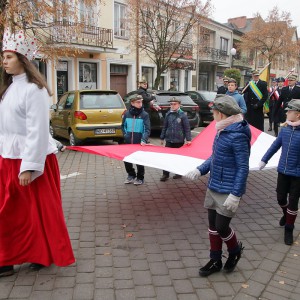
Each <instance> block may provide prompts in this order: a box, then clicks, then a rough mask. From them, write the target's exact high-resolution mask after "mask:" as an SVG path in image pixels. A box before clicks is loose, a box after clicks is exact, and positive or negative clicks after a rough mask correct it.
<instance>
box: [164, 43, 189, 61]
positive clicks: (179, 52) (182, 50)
mask: <svg viewBox="0 0 300 300" xmlns="http://www.w3.org/2000/svg"><path fill="white" fill-rule="evenodd" d="M177 45H178V43H176V42H169V45H168V47H169V49H168V52H169V53H172V52H173V51H174V48H175V47H176V46H177ZM173 57H180V58H184V59H192V58H193V45H192V44H187V43H181V44H180V46H179V47H178V48H177V49H176V51H175V52H174V54H173Z"/></svg>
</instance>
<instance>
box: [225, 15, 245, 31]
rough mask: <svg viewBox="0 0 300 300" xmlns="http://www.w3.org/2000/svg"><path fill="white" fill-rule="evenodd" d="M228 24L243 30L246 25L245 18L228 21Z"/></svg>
mask: <svg viewBox="0 0 300 300" xmlns="http://www.w3.org/2000/svg"><path fill="white" fill-rule="evenodd" d="M228 23H231V24H234V25H235V26H236V27H237V28H239V29H241V28H245V27H246V23H247V17H246V16H242V17H237V18H232V19H228Z"/></svg>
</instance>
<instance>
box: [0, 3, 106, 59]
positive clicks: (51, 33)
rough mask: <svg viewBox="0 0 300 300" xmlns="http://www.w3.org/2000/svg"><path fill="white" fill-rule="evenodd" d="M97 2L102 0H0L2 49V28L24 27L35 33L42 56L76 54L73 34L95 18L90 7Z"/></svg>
mask: <svg viewBox="0 0 300 300" xmlns="http://www.w3.org/2000/svg"><path fill="white" fill-rule="evenodd" d="M99 2H100V3H101V2H102V3H103V2H105V0H102V1H101V0H100V1H99V0H98V1H97V0H52V1H50V0H0V46H1V49H2V38H3V32H4V28H6V27H8V28H10V29H11V31H12V32H15V31H17V30H19V29H23V30H24V31H25V32H26V33H27V34H28V35H29V36H32V35H34V36H36V38H37V40H38V44H39V48H40V50H41V52H43V54H44V58H47V57H52V58H53V57H57V56H58V55H66V56H67V55H70V54H71V55H76V53H79V52H80V51H81V50H80V48H79V47H76V46H75V44H76V42H74V37H75V38H77V40H78V37H80V36H81V35H82V34H83V30H82V29H83V27H84V26H86V24H88V23H89V21H90V19H91V18H97V17H98V12H93V10H94V8H95V7H97V6H96V5H97V3H98V4H99ZM87 11H88V12H89V15H88V16H87V15H85V12H87ZM91 13H93V14H94V15H93V16H92V15H91ZM91 27H92V26H91Z"/></svg>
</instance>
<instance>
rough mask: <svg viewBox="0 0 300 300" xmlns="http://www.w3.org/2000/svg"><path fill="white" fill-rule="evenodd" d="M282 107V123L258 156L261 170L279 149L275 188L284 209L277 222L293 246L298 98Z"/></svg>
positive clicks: (299, 183) (299, 162) (299, 185)
mask: <svg viewBox="0 0 300 300" xmlns="http://www.w3.org/2000/svg"><path fill="white" fill-rule="evenodd" d="M285 110H286V111H287V121H286V123H285V126H284V127H282V129H281V131H280V132H279V135H278V137H277V139H276V140H275V141H274V142H273V144H272V145H271V147H270V148H269V149H268V150H267V152H266V153H265V155H264V156H263V158H262V159H261V162H260V164H259V169H260V170H262V169H263V168H264V167H265V166H266V164H267V163H268V161H269V160H270V159H271V157H272V156H273V155H274V154H275V153H276V152H277V151H278V150H279V149H280V148H282V151H281V155H280V160H279V164H278V168H277V171H278V179H277V188H276V192H277V202H278V204H279V205H280V207H281V209H282V212H283V216H282V218H281V219H280V221H279V225H280V226H285V231H284V242H285V244H286V245H292V243H293V241H294V240H293V230H294V223H295V220H296V217H297V213H298V203H299V197H300V151H299V149H300V99H292V100H291V101H290V102H289V103H288V104H287V107H286V109H285Z"/></svg>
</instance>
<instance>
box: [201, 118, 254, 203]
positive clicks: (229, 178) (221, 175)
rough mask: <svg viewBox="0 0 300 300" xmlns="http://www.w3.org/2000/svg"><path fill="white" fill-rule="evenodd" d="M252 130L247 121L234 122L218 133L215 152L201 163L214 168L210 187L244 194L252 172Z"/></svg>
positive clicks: (204, 167)
mask: <svg viewBox="0 0 300 300" xmlns="http://www.w3.org/2000/svg"><path fill="white" fill-rule="evenodd" d="M250 140H251V132H250V128H249V125H248V123H247V121H245V120H244V121H242V122H237V123H233V124H231V125H229V126H227V127H226V128H225V129H224V130H222V131H220V133H219V134H217V135H216V137H215V140H214V144H213V153H212V155H211V157H210V158H209V159H207V160H206V161H205V162H204V163H203V164H202V165H200V166H199V167H198V170H199V171H200V172H201V175H205V174H207V173H208V172H209V171H210V178H209V181H208V188H210V189H211V190H213V191H215V192H217V193H221V194H230V193H231V194H233V195H235V196H238V197H240V196H242V195H243V194H244V193H245V190H246V181H247V177H248V173H249V156H250Z"/></svg>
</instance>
